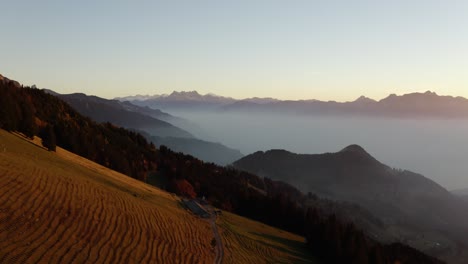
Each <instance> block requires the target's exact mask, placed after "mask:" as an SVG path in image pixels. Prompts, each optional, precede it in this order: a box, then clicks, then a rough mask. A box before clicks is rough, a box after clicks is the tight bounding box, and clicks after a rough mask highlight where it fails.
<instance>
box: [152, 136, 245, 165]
mask: <svg viewBox="0 0 468 264" xmlns="http://www.w3.org/2000/svg"><path fill="white" fill-rule="evenodd" d="M147 138H148V139H149V140H150V141H152V142H153V143H154V144H155V145H156V146H166V147H168V148H170V149H171V150H173V151H176V152H182V153H185V154H189V155H191V156H194V157H196V158H199V159H201V160H203V161H206V162H213V163H215V164H218V165H228V164H231V163H232V162H233V161H235V160H238V159H240V158H242V157H243V156H244V155H243V154H242V153H241V152H240V151H239V150H236V149H231V148H228V147H226V146H224V145H222V144H221V143H215V142H209V141H205V140H201V139H196V138H177V137H157V136H149V135H148V136H147Z"/></svg>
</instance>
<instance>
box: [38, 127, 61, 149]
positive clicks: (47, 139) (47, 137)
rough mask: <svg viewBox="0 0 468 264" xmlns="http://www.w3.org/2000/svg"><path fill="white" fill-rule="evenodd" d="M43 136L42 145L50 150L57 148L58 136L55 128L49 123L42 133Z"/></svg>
mask: <svg viewBox="0 0 468 264" xmlns="http://www.w3.org/2000/svg"><path fill="white" fill-rule="evenodd" d="M40 136H41V138H42V146H44V147H45V148H47V149H48V150H49V151H55V150H56V144H57V143H56V137H55V132H54V128H53V127H52V126H51V125H47V126H46V127H45V128H44V129H43V130H42V132H41V133H40Z"/></svg>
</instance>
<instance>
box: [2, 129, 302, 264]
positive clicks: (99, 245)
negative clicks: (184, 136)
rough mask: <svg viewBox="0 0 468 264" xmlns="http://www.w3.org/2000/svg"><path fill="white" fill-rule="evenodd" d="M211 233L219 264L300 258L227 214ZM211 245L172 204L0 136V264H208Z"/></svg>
mask: <svg viewBox="0 0 468 264" xmlns="http://www.w3.org/2000/svg"><path fill="white" fill-rule="evenodd" d="M35 142H36V143H37V142H38V139H36V140H35ZM218 225H220V233H221V236H222V237H223V241H224V246H225V257H224V260H225V262H226V263H239V261H241V262H242V263H254V262H256V263H267V262H270V263H271V262H291V261H295V260H297V261H299V260H300V259H301V258H304V257H307V256H306V255H304V253H303V252H304V248H303V247H304V244H303V242H302V241H303V239H302V238H301V237H298V236H295V235H292V234H289V233H287V232H283V231H280V230H277V229H274V228H271V227H267V226H264V225H262V224H260V223H257V222H254V221H250V220H247V219H245V218H242V217H238V216H235V215H232V214H227V213H225V214H224V215H223V216H222V217H221V218H220V219H219V220H218ZM212 238H213V233H212V230H211V228H210V225H209V223H208V222H206V221H204V220H201V219H199V218H197V217H195V216H192V215H191V214H190V213H188V212H186V211H185V210H183V209H182V208H181V207H180V206H179V204H178V199H177V197H174V196H172V195H170V194H168V193H166V192H164V191H161V190H159V189H157V188H154V187H152V186H149V185H147V184H144V183H142V182H139V181H136V180H134V179H131V178H129V177H126V176H125V175H122V174H120V173H117V172H115V171H111V170H109V169H107V168H105V167H102V166H100V165H97V164H95V163H93V162H91V161H89V160H86V159H84V158H81V157H79V156H76V155H74V154H72V153H70V152H67V151H65V150H63V149H60V148H57V153H51V152H47V151H46V150H44V149H43V148H41V147H38V146H36V145H34V144H32V143H31V142H28V141H26V140H24V139H22V138H20V137H19V136H16V135H13V134H10V133H7V132H5V131H3V130H0V263H36V262H42V263H84V262H89V263H117V262H122V263H171V262H172V263H212V262H213V260H214V257H215V254H214V251H213V250H212V248H211V245H210V242H211V239H212Z"/></svg>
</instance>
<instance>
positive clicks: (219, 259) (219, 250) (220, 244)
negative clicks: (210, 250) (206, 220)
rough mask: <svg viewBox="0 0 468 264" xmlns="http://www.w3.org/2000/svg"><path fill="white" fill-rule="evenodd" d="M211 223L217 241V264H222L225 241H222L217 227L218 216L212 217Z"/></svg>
mask: <svg viewBox="0 0 468 264" xmlns="http://www.w3.org/2000/svg"><path fill="white" fill-rule="evenodd" d="M210 223H211V227H212V228H213V234H214V238H215V240H216V247H215V253H216V257H215V264H221V263H223V257H224V248H223V241H222V240H221V237H220V235H219V232H218V227H217V226H216V215H214V216H212V217H211V218H210Z"/></svg>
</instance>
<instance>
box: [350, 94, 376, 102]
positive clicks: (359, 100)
mask: <svg viewBox="0 0 468 264" xmlns="http://www.w3.org/2000/svg"><path fill="white" fill-rule="evenodd" d="M354 102H355V103H375V102H377V101H375V100H374V99H371V98H369V97H366V96H364V95H362V96H360V97H359V98H358V99H356V100H355V101H354Z"/></svg>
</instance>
